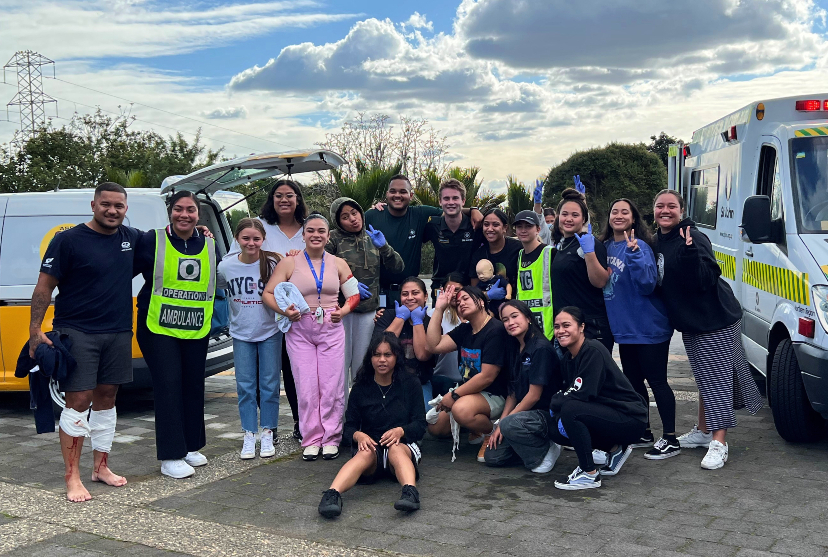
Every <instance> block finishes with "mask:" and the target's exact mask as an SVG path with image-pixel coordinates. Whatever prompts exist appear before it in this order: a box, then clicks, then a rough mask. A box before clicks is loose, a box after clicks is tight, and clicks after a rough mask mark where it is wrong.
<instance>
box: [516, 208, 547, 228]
mask: <svg viewBox="0 0 828 557" xmlns="http://www.w3.org/2000/svg"><path fill="white" fill-rule="evenodd" d="M521 221H523V222H528V223H529V224H531V225H533V226H540V225H541V217H540V215H539V214H537V213H536V212H535V211H521V212H519V213H518V214H517V215H516V216H515V224H517V223H519V222H521Z"/></svg>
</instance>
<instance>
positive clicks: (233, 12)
mask: <svg viewBox="0 0 828 557" xmlns="http://www.w3.org/2000/svg"><path fill="white" fill-rule="evenodd" d="M0 13H2V14H3V15H2V17H0V51H2V50H5V51H10V52H13V51H15V50H18V49H19V48H21V47H22V46H23V45H25V48H28V49H31V50H36V51H38V52H41V53H42V54H44V55H46V56H49V57H50V58H53V59H62V60H68V59H89V58H109V57H127V58H144V57H151V56H163V55H171V54H182V53H188V52H194V51H197V50H200V49H204V48H209V47H220V46H223V45H227V44H229V43H231V42H233V41H238V40H245V39H249V38H251V37H255V36H263V35H266V34H268V33H271V32H273V31H274V30H277V29H283V28H302V27H310V26H314V25H320V24H323V23H329V22H334V21H342V20H347V19H352V18H355V17H357V16H358V15H359V14H349V13H329V11H328V10H327V9H325V8H324V7H323V6H322V5H321V4H320V3H319V2H316V1H313V0H290V1H283V2H249V3H242V4H231V5H219V6H216V5H213V4H201V3H196V4H186V6H185V7H183V8H174V7H170V6H169V4H168V3H166V2H161V1H160V0H149V1H132V2H131V1H117V2H108V1H106V0H82V1H81V0H25V1H24V0H0Z"/></svg>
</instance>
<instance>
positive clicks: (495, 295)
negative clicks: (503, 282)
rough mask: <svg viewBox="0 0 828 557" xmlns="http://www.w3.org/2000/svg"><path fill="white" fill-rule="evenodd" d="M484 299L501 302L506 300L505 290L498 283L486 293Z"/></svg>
mask: <svg viewBox="0 0 828 557" xmlns="http://www.w3.org/2000/svg"><path fill="white" fill-rule="evenodd" d="M486 297H487V298H488V299H490V300H503V299H504V298H506V289H505V288H503V287H502V286H500V282H498V283H497V284H496V285H494V286H492V287H491V288H489V289H488V290H487V291H486Z"/></svg>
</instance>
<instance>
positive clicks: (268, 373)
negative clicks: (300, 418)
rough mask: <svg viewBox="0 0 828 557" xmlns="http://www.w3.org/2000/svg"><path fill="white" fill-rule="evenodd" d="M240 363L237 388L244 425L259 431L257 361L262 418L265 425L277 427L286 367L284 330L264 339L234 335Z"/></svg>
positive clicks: (240, 414)
mask: <svg viewBox="0 0 828 557" xmlns="http://www.w3.org/2000/svg"><path fill="white" fill-rule="evenodd" d="M233 361H234V362H235V366H236V392H237V393H238V394H239V417H241V425H242V429H243V430H245V431H251V432H255V431H257V430H258V429H259V428H258V427H257V426H256V410H257V408H256V386H257V385H256V375H257V374H256V364H257V362H258V388H259V409H260V410H261V416H260V421H261V425H262V428H264V429H272V430H275V429H276V426H277V425H278V423H279V375H280V373H281V371H282V333H281V332H279V333H276V334H275V335H273V336H272V337H270V338H269V339H267V340H263V341H261V342H245V341H243V340H239V339H236V338H234V339H233Z"/></svg>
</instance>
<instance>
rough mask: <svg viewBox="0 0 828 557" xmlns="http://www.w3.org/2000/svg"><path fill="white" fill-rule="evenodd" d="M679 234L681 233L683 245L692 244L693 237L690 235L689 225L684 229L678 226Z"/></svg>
mask: <svg viewBox="0 0 828 557" xmlns="http://www.w3.org/2000/svg"><path fill="white" fill-rule="evenodd" d="M679 234H680V235H681V237H682V238H684V245H685V246H692V245H693V237H692V236H691V235H690V227H689V226H688V227H687V228H686V229H684V230H682V229H681V228H679Z"/></svg>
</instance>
